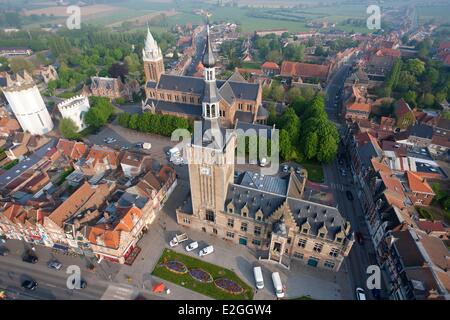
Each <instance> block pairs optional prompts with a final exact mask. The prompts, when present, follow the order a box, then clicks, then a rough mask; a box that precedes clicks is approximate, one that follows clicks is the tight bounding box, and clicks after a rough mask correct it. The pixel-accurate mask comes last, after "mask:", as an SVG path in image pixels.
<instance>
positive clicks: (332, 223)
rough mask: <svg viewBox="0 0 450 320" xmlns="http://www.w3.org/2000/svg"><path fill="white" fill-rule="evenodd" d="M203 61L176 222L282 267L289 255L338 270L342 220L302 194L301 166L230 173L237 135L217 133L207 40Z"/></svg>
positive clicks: (345, 227) (343, 249)
mask: <svg viewBox="0 0 450 320" xmlns="http://www.w3.org/2000/svg"><path fill="white" fill-rule="evenodd" d="M203 64H204V66H205V72H204V79H203V80H201V79H200V80H201V81H202V82H203V83H202V85H201V88H202V89H203V91H202V92H201V98H200V101H199V103H200V104H201V108H200V112H201V117H202V136H201V137H198V136H196V135H195V133H194V138H193V140H192V142H191V144H189V145H187V146H185V148H184V150H183V152H184V155H185V157H186V159H187V162H188V170H189V181H190V193H189V195H188V196H187V198H186V199H185V201H184V203H183V205H182V206H181V207H180V208H178V209H177V210H176V216H177V222H178V223H179V224H180V225H183V226H185V227H189V228H192V229H194V230H198V231H203V232H205V233H208V234H211V235H214V236H217V237H219V238H222V239H225V240H227V241H230V242H232V243H235V244H240V245H244V246H248V247H250V248H252V249H254V250H255V252H257V255H258V256H259V257H260V258H261V259H267V260H270V261H275V262H278V263H280V264H283V265H285V266H289V264H290V262H291V261H292V259H296V260H298V261H302V262H303V263H305V264H307V265H310V266H313V267H318V268H325V269H329V270H333V271H338V270H339V268H340V266H341V265H342V262H343V260H344V257H346V256H347V255H348V253H349V252H350V249H351V247H352V245H353V242H354V240H353V233H352V232H351V227H350V223H349V222H348V221H346V220H345V219H344V218H343V217H342V216H341V214H340V212H339V211H338V209H337V208H335V207H331V206H327V205H323V204H320V203H316V202H312V201H308V200H305V199H304V197H303V193H304V188H305V183H306V180H307V172H306V171H305V170H302V171H301V173H295V172H293V171H292V172H289V173H282V174H281V175H277V176H268V175H263V174H260V173H256V172H244V173H240V174H237V175H235V171H234V163H235V149H236V142H237V134H236V131H234V132H232V133H231V134H229V133H228V132H227V134H226V135H225V134H224V132H225V130H224V128H223V127H222V126H221V117H223V116H221V114H222V113H221V111H222V112H223V109H222V107H223V103H222V102H223V100H222V99H223V98H222V95H221V93H220V92H221V90H220V88H221V87H220V86H219V85H217V82H218V81H216V79H215V60H214V56H213V52H212V49H211V45H210V43H209V39H208V44H207V49H206V50H205V54H204V57H203ZM161 79H164V76H162V77H161ZM160 83H161V82H160ZM193 107H194V106H193ZM225 112H227V111H225ZM235 127H236V126H235Z"/></svg>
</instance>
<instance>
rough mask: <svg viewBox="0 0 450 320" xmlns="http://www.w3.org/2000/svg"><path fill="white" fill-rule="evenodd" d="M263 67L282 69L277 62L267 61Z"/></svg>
mask: <svg viewBox="0 0 450 320" xmlns="http://www.w3.org/2000/svg"><path fill="white" fill-rule="evenodd" d="M261 69H274V70H280V66H279V65H277V64H276V63H275V62H271V61H266V62H264V63H263V64H262V66H261Z"/></svg>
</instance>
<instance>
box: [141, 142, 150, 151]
mask: <svg viewBox="0 0 450 320" xmlns="http://www.w3.org/2000/svg"><path fill="white" fill-rule="evenodd" d="M151 148H152V144H151V143H150V142H145V143H143V144H142V149H145V150H150V149H151Z"/></svg>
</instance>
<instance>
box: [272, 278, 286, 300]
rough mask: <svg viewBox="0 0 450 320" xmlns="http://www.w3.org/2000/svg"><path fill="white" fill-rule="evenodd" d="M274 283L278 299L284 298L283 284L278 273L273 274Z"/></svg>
mask: <svg viewBox="0 0 450 320" xmlns="http://www.w3.org/2000/svg"><path fill="white" fill-rule="evenodd" d="M272 281H273V286H274V287H275V294H276V295H277V298H284V290H283V284H282V283H281V278H280V274H279V273H278V272H273V273H272Z"/></svg>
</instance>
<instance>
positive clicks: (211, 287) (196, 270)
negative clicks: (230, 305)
mask: <svg viewBox="0 0 450 320" xmlns="http://www.w3.org/2000/svg"><path fill="white" fill-rule="evenodd" d="M152 275H154V276H157V277H159V278H161V279H164V280H167V281H170V282H172V283H175V284H177V285H180V286H183V287H185V288H188V289H190V290H193V291H196V292H198V293H201V294H204V295H206V296H209V297H211V298H213V299H218V300H251V299H253V289H252V288H251V287H250V286H249V285H247V284H246V283H245V282H244V281H242V280H241V279H240V278H239V277H238V276H237V275H236V274H235V273H234V272H233V271H231V270H228V269H225V268H222V267H220V266H217V265H214V264H211V263H208V262H204V261H202V260H199V259H196V258H193V257H190V256H187V255H184V254H180V253H177V252H174V251H172V250H170V249H165V250H164V252H163V254H162V255H161V257H160V258H159V261H158V263H157V264H156V267H155V269H154V270H153V272H152Z"/></svg>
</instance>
